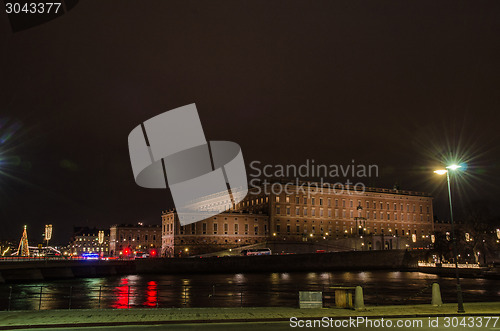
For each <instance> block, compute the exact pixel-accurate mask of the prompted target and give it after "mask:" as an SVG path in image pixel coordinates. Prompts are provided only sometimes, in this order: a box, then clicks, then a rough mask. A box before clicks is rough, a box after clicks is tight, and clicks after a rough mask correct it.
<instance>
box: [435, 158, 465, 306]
mask: <svg viewBox="0 0 500 331" xmlns="http://www.w3.org/2000/svg"><path fill="white" fill-rule="evenodd" d="M458 168H460V166H459V165H456V164H453V165H450V166H448V167H446V169H440V170H436V171H434V173H436V174H438V175H444V174H446V181H447V182H448V199H449V201H450V220H451V236H452V242H453V255H454V256H455V276H456V278H457V301H458V311H457V312H458V313H465V310H464V300H463V298H462V286H461V285H460V276H459V274H458V250H457V240H456V236H455V223H454V221H453V205H452V203H451V187H450V170H457V169H458Z"/></svg>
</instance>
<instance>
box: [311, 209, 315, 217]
mask: <svg viewBox="0 0 500 331" xmlns="http://www.w3.org/2000/svg"><path fill="white" fill-rule="evenodd" d="M311 216H316V208H312V209H311Z"/></svg>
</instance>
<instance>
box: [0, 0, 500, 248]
mask: <svg viewBox="0 0 500 331" xmlns="http://www.w3.org/2000/svg"><path fill="white" fill-rule="evenodd" d="M0 44H1V55H0V63H1V72H0V90H1V92H0V159H1V161H0V222H1V224H2V227H1V228H0V239H12V240H16V241H17V240H19V238H20V237H21V233H22V226H23V225H24V224H27V225H28V233H29V235H30V240H31V241H32V242H36V241H40V240H41V238H42V237H41V234H42V232H43V226H44V224H47V223H52V224H53V225H54V239H55V241H56V242H60V243H65V242H67V241H68V240H69V236H70V234H71V231H72V227H73V226H85V225H87V226H109V225H112V224H115V223H135V222H137V221H143V222H145V223H146V224H159V223H160V220H161V219H160V215H161V211H162V210H165V209H169V208H172V207H173V204H172V200H171V195H170V191H169V190H150V189H144V188H140V187H138V186H137V185H136V184H135V182H134V178H133V175H132V170H131V166H130V159H129V155H128V147H127V136H128V134H129V132H130V131H131V130H132V129H133V128H134V127H135V126H137V125H138V124H140V123H141V122H143V121H144V120H147V119H149V118H150V117H152V116H154V115H156V114H159V113H162V112H164V111H167V110H169V109H173V108H176V107H179V106H183V105H186V104H190V103H196V105H197V107H198V111H199V115H200V118H201V121H202V124H203V128H204V131H205V135H206V137H207V139H208V140H229V141H234V142H236V143H238V144H239V145H240V146H241V148H242V150H243V156H244V158H245V162H246V163H247V164H249V163H250V162H251V161H253V160H258V161H261V162H262V163H270V164H302V163H304V162H305V160H306V159H314V160H315V162H316V163H324V164H349V163H351V162H352V161H351V160H353V159H354V160H355V162H356V163H360V164H377V165H379V167H380V173H379V175H380V176H379V177H378V178H372V179H369V180H364V181H365V182H366V184H367V185H374V186H380V187H387V188H392V187H393V186H394V184H395V183H397V184H398V185H399V187H400V188H401V189H408V190H417V191H425V192H429V193H431V194H433V195H434V196H435V201H434V202H435V210H436V215H437V216H438V217H439V218H441V219H446V218H447V215H448V214H447V213H448V209H447V200H446V199H447V195H446V194H445V193H446V192H445V179H444V178H443V177H438V176H437V175H434V174H433V173H432V170H434V169H435V168H437V167H440V164H443V163H445V162H451V161H454V160H456V161H457V162H465V163H466V164H467V168H466V170H465V171H464V172H463V173H462V174H460V175H457V176H455V177H456V178H455V179H456V181H455V183H456V186H455V190H454V198H455V199H456V205H457V209H463V208H464V206H466V205H467V204H469V203H471V202H473V201H476V200H478V199H482V200H488V201H489V202H490V204H491V207H492V212H493V214H496V215H498V214H500V210H499V207H498V205H499V204H498V202H499V198H498V197H499V195H500V189H499V187H500V180H499V175H498V173H499V171H500V167H499V164H500V156H499V149H498V142H499V137H500V134H499V128H498V126H499V118H500V115H499V111H500V93H499V92H500V1H481V2H479V1H468V2H462V1H456V0H453V1H439V2H437V1H422V0H418V1H379V0H377V1H353V0H346V1H309V0H307V1H306V0H304V1H290V0H286V1H269V0H265V1H235V0H231V1H229V0H228V1H159V0H156V1H152V0H151V1H145V0H142V1H139V0H137V1H127V0H116V1H111V0H108V1H102V0H84V1H80V3H79V4H78V5H77V6H76V7H75V8H73V9H72V10H71V11H70V12H68V13H67V14H65V15H63V16H61V17H59V18H57V19H55V20H53V21H50V22H48V23H45V24H43V25H40V26H37V27H34V28H31V29H28V30H24V31H21V32H17V33H12V31H11V29H10V26H9V23H8V19H7V17H6V15H5V14H4V13H2V14H0ZM247 171H248V172H249V173H250V169H249V168H247Z"/></svg>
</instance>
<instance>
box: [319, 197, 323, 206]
mask: <svg viewBox="0 0 500 331" xmlns="http://www.w3.org/2000/svg"><path fill="white" fill-rule="evenodd" d="M319 205H320V206H323V198H319Z"/></svg>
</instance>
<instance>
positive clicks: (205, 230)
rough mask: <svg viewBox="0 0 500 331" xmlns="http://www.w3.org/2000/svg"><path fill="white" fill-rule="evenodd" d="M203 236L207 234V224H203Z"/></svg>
mask: <svg viewBox="0 0 500 331" xmlns="http://www.w3.org/2000/svg"><path fill="white" fill-rule="evenodd" d="M202 229H203V234H207V223H203V224H202Z"/></svg>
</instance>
